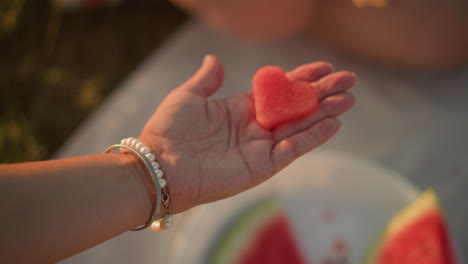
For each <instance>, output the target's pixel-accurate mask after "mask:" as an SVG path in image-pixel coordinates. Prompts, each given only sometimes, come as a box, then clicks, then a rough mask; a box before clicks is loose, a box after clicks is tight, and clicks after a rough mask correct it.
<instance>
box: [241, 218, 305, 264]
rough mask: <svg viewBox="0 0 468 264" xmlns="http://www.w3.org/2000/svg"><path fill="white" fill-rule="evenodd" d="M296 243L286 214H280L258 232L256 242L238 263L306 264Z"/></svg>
mask: <svg viewBox="0 0 468 264" xmlns="http://www.w3.org/2000/svg"><path fill="white" fill-rule="evenodd" d="M296 243H297V242H296V240H295V238H294V236H293V233H292V232H291V229H290V227H289V223H288V220H287V219H286V217H285V215H284V214H279V215H277V216H275V217H274V218H273V219H271V221H270V223H267V224H266V225H265V226H263V227H262V228H261V229H260V230H259V231H258V233H257V234H256V238H255V240H254V241H252V244H251V245H250V246H249V247H248V249H247V251H246V252H244V255H243V256H241V257H240V259H239V261H238V262H237V263H239V264H258V263H269V264H284V263H292V264H296V263H297V264H298V263H306V262H305V260H304V257H303V256H302V254H301V253H300V251H299V249H298V248H297V245H296Z"/></svg>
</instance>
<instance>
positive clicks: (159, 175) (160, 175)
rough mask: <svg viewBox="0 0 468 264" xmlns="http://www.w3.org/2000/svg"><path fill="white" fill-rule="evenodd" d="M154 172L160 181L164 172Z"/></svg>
mask: <svg viewBox="0 0 468 264" xmlns="http://www.w3.org/2000/svg"><path fill="white" fill-rule="evenodd" d="M154 172H156V175H157V176H158V178H159V179H162V177H163V176H164V172H163V171H162V170H155V171H154Z"/></svg>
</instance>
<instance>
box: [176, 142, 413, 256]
mask: <svg viewBox="0 0 468 264" xmlns="http://www.w3.org/2000/svg"><path fill="white" fill-rule="evenodd" d="M271 193H273V194H278V195H279V196H280V199H281V201H282V203H283V205H284V208H285V210H286V211H287V213H288V215H289V217H290V220H291V222H292V227H293V230H294V233H295V235H296V236H297V239H298V241H299V244H300V246H301V248H302V252H304V254H306V257H307V259H309V260H310V261H311V262H313V263H323V261H324V260H325V259H330V258H334V259H335V260H336V259H337V258H341V257H343V256H342V255H345V256H344V257H346V258H348V261H349V262H347V263H361V261H362V259H363V256H364V254H365V253H366V251H367V249H368V247H369V246H370V245H371V244H372V241H374V240H375V239H376V236H377V235H378V234H379V232H380V231H381V230H382V228H383V227H384V226H385V224H386V223H387V221H388V220H389V219H390V217H392V216H393V215H394V214H395V213H396V212H398V211H399V210H400V209H402V208H403V207H404V206H405V205H407V204H408V202H410V201H412V200H413V199H415V198H416V197H417V196H418V194H419V191H418V190H417V189H416V188H415V187H414V186H412V185H411V184H409V183H408V182H407V181H406V180H405V179H403V178H402V177H400V176H399V175H397V174H396V173H394V172H392V171H390V170H388V169H385V168H383V167H380V166H378V165H377V164H375V163H372V162H370V161H367V160H363V159H360V158H356V157H352V156H350V155H346V154H344V153H340V152H332V151H315V152H314V153H313V154H310V155H307V156H304V157H302V158H300V159H298V160H297V161H295V162H294V163H293V164H292V165H290V166H289V167H288V168H286V169H285V170H284V171H282V172H280V173H279V174H278V175H276V176H275V177H274V179H272V180H270V181H268V182H267V183H265V184H263V185H260V186H258V187H256V188H254V189H252V190H249V191H247V192H244V193H242V194H240V195H237V196H235V197H232V198H229V199H226V200H222V201H218V202H216V203H212V204H209V205H204V206H201V207H198V208H196V209H194V211H193V212H192V213H191V216H190V218H189V221H188V222H187V223H186V226H185V227H184V228H181V230H180V232H179V233H178V234H177V236H176V237H175V239H174V244H173V246H172V249H173V252H172V254H171V255H172V263H177V264H186V263H203V261H204V258H205V257H206V254H207V251H208V249H209V248H210V247H213V243H214V242H213V240H214V239H215V238H216V237H217V236H219V234H220V232H223V231H224V230H225V228H226V223H227V222H229V221H230V220H232V219H233V217H235V216H236V215H238V213H239V211H240V210H242V209H244V208H245V207H246V206H249V205H250V204H252V202H254V201H256V200H258V199H260V198H261V197H263V196H265V195H267V194H271ZM337 241H344V242H345V244H346V245H347V252H346V254H339V253H337V251H336V250H334V248H335V246H334V245H335V244H336V242H337Z"/></svg>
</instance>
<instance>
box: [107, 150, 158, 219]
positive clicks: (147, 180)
mask: <svg viewBox="0 0 468 264" xmlns="http://www.w3.org/2000/svg"><path fill="white" fill-rule="evenodd" d="M115 155H117V156H118V158H119V166H120V167H121V168H122V169H123V170H125V171H126V172H127V174H128V175H130V177H131V178H132V179H133V180H134V182H135V184H136V185H137V186H138V190H137V191H138V196H139V197H141V199H139V205H138V207H140V208H144V212H143V213H142V214H141V217H139V222H138V226H140V225H142V224H144V223H145V222H146V221H148V215H150V214H151V212H152V208H153V206H154V204H155V200H156V189H155V188H154V184H153V183H152V180H151V175H150V173H149V172H148V169H147V168H146V165H145V164H144V163H143V162H142V161H141V160H140V159H139V158H138V157H137V156H135V154H133V153H131V152H130V151H128V150H125V149H123V150H122V151H121V152H119V153H116V154H115ZM160 212H161V214H163V213H165V210H164V207H161V211H160Z"/></svg>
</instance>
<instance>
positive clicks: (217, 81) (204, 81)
mask: <svg viewBox="0 0 468 264" xmlns="http://www.w3.org/2000/svg"><path fill="white" fill-rule="evenodd" d="M223 79H224V73H223V67H222V65H221V64H220V63H219V61H218V59H217V58H216V56H213V55H206V56H205V59H204V60H203V63H202V65H201V66H200V68H199V69H198V71H197V72H196V73H195V74H194V75H193V76H192V77H191V78H190V79H189V80H188V81H187V82H185V83H184V84H182V85H181V86H180V87H179V88H178V89H180V90H186V91H190V92H193V93H195V94H197V95H199V96H202V97H209V96H210V95H212V94H214V93H215V92H216V91H218V90H219V88H220V87H221V85H222V83H223Z"/></svg>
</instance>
